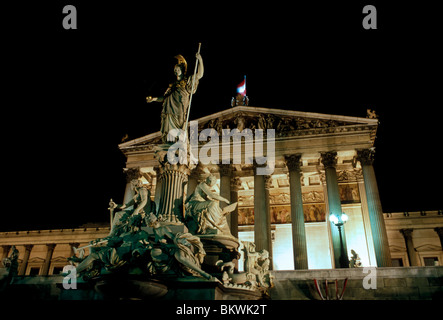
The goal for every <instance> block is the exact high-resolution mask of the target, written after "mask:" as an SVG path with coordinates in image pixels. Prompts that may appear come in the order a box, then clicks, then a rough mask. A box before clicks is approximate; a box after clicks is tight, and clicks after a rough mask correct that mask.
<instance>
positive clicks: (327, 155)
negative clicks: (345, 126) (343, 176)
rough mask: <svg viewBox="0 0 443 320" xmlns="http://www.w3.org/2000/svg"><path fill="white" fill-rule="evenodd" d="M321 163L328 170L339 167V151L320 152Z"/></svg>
mask: <svg viewBox="0 0 443 320" xmlns="http://www.w3.org/2000/svg"><path fill="white" fill-rule="evenodd" d="M320 156H321V162H322V163H323V165H324V167H325V169H326V168H335V166H336V165H337V151H328V152H320Z"/></svg>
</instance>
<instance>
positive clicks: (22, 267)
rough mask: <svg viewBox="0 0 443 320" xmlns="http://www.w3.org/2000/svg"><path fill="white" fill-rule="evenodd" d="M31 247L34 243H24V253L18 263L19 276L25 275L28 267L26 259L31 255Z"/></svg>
mask: <svg viewBox="0 0 443 320" xmlns="http://www.w3.org/2000/svg"><path fill="white" fill-rule="evenodd" d="M32 247H34V245H32V244H27V245H25V253H24V256H23V260H22V263H21V264H20V269H19V271H18V275H19V276H23V275H25V272H26V268H27V267H28V260H29V256H30V255H31V250H32Z"/></svg>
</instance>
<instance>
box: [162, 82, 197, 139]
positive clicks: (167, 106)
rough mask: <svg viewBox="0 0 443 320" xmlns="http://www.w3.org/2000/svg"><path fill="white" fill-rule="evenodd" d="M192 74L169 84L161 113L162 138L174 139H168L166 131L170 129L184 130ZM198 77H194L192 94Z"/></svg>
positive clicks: (195, 89)
mask: <svg viewBox="0 0 443 320" xmlns="http://www.w3.org/2000/svg"><path fill="white" fill-rule="evenodd" d="M193 78H194V76H191V77H189V78H185V79H183V80H180V81H179V80H177V81H175V82H174V83H172V84H170V85H169V88H168V89H167V90H166V92H165V95H164V100H163V110H162V114H161V127H160V131H161V133H162V140H163V142H164V143H166V142H167V141H172V142H173V141H174V140H175V139H174V138H170V139H168V133H169V131H170V130H172V129H179V130H185V128H184V126H185V122H186V117H187V112H188V108H189V98H190V95H191V92H192V81H193ZM197 86H198V78H196V79H195V84H194V91H193V92H192V94H194V93H195V92H196V91H197Z"/></svg>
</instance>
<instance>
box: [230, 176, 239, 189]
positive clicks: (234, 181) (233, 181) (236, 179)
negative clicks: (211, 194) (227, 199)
mask: <svg viewBox="0 0 443 320" xmlns="http://www.w3.org/2000/svg"><path fill="white" fill-rule="evenodd" d="M240 188H241V180H240V177H232V178H231V191H238V190H240Z"/></svg>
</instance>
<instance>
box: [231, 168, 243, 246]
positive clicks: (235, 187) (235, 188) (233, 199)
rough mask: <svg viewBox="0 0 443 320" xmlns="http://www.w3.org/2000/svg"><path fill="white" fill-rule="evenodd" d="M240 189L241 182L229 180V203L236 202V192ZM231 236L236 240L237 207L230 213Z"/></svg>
mask: <svg viewBox="0 0 443 320" xmlns="http://www.w3.org/2000/svg"><path fill="white" fill-rule="evenodd" d="M240 187H241V180H240V178H239V177H232V178H231V202H232V203H235V202H238V190H239V189H240ZM231 234H232V235H233V236H234V237H236V238H238V205H237V207H236V208H235V210H234V211H232V212H231Z"/></svg>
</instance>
